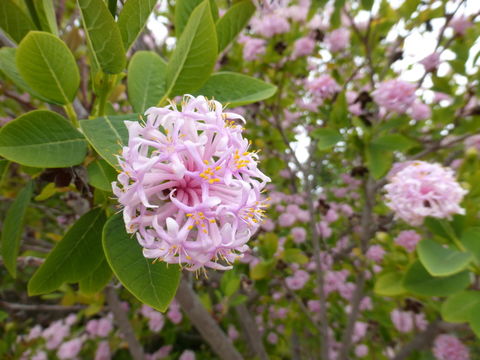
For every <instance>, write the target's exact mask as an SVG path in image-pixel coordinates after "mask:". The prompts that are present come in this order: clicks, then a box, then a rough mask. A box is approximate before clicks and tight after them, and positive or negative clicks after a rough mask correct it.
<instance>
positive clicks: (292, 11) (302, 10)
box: [285, 5, 309, 22]
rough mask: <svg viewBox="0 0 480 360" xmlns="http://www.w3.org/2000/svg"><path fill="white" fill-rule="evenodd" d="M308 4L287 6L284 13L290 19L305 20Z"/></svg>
mask: <svg viewBox="0 0 480 360" xmlns="http://www.w3.org/2000/svg"><path fill="white" fill-rule="evenodd" d="M308 8H309V5H306V6H305V5H303V6H302V5H293V6H289V7H288V8H287V11H286V12H285V15H286V16H287V17H288V18H290V19H292V21H297V22H300V21H305V20H306V19H307V15H308Z"/></svg>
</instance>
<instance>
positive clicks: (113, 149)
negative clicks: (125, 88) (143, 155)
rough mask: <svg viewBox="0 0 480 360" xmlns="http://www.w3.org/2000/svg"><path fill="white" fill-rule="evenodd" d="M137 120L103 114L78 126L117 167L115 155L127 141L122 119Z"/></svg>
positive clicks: (103, 156)
mask: <svg viewBox="0 0 480 360" xmlns="http://www.w3.org/2000/svg"><path fill="white" fill-rule="evenodd" d="M137 120H138V115H136V114H130V115H117V116H103V117H99V118H96V119H91V120H82V121H80V128H81V129H82V131H83V134H84V135H85V137H86V138H87V140H88V142H89V143H90V145H92V147H93V148H94V149H95V151H96V152H98V154H99V155H100V156H101V157H102V158H103V159H105V160H106V161H107V162H108V163H109V164H110V165H112V166H113V167H118V160H117V158H116V157H115V155H118V154H119V153H120V151H121V149H122V146H123V145H124V144H126V143H127V142H128V130H127V128H126V127H125V123H124V121H137ZM0 135H1V132H0ZM0 150H1V148H0ZM0 154H1V152H0Z"/></svg>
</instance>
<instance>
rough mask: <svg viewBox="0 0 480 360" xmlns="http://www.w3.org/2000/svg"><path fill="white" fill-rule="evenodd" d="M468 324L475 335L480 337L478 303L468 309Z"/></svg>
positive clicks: (479, 309) (479, 308)
mask: <svg viewBox="0 0 480 360" xmlns="http://www.w3.org/2000/svg"><path fill="white" fill-rule="evenodd" d="M469 325H470V327H471V328H472V330H473V332H474V333H475V335H477V337H478V338H480V304H478V305H476V306H474V307H473V308H472V309H471V311H470V319H469Z"/></svg>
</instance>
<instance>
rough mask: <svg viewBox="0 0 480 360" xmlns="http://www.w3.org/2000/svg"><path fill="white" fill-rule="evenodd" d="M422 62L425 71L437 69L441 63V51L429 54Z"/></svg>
mask: <svg viewBox="0 0 480 360" xmlns="http://www.w3.org/2000/svg"><path fill="white" fill-rule="evenodd" d="M420 64H422V65H423V67H424V68H425V71H427V72H430V71H434V70H436V69H437V68H438V66H439V65H440V53H433V54H430V55H428V56H427V57H426V58H424V59H423V60H421V61H420Z"/></svg>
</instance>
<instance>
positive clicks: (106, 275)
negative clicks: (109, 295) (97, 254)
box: [79, 251, 112, 295]
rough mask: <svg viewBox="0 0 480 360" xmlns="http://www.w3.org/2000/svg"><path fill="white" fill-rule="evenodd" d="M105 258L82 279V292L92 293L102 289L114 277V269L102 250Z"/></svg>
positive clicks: (80, 283)
mask: <svg viewBox="0 0 480 360" xmlns="http://www.w3.org/2000/svg"><path fill="white" fill-rule="evenodd" d="M102 256H103V259H102V261H101V262H100V263H99V264H98V266H97V267H96V268H95V269H94V270H93V271H92V272H91V273H90V274H88V275H87V276H86V277H84V278H83V279H81V280H80V282H79V286H80V292H81V293H82V294H86V295H91V294H95V293H97V292H99V291H101V290H102V289H103V288H104V287H105V286H106V285H107V284H108V282H109V281H110V279H111V278H112V270H111V269H110V265H108V262H107V259H106V258H105V255H104V253H103V251H102Z"/></svg>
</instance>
